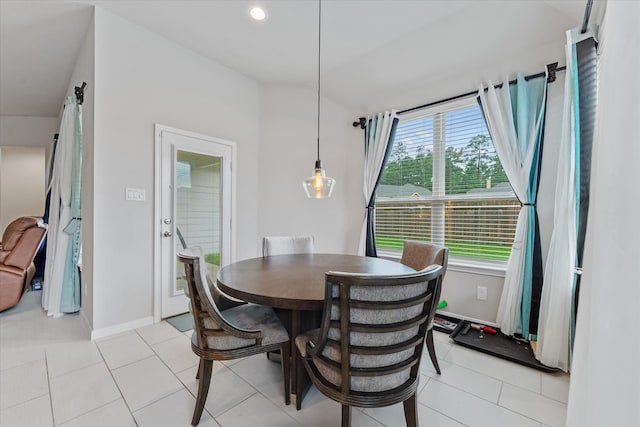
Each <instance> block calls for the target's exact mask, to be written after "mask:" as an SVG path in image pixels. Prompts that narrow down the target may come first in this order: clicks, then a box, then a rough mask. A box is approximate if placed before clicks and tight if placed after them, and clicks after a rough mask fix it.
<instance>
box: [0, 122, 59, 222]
mask: <svg viewBox="0 0 640 427" xmlns="http://www.w3.org/2000/svg"><path fill="white" fill-rule="evenodd" d="M58 128H59V120H58V118H57V117H27V116H0V150H2V149H3V148H4V156H0V159H2V157H4V160H0V162H2V164H0V233H2V231H3V230H4V228H5V227H6V226H7V225H9V223H10V222H11V221H13V220H14V219H15V218H18V217H20V216H23V215H42V214H43V213H44V201H45V200H44V194H45V188H44V187H45V186H46V176H45V168H46V166H45V165H46V159H47V156H48V154H49V153H48V150H49V149H50V147H51V141H53V135H54V134H55V133H57V132H58ZM22 148H24V150H22ZM23 183H24V185H23Z"/></svg>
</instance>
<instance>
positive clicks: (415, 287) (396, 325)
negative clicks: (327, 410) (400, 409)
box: [295, 265, 442, 427]
mask: <svg viewBox="0 0 640 427" xmlns="http://www.w3.org/2000/svg"><path fill="white" fill-rule="evenodd" d="M325 277H326V278H325V301H324V310H323V317H322V324H321V327H320V329H315V330H312V331H309V332H306V333H303V334H301V335H299V336H298V337H296V339H295V344H296V349H297V351H296V357H298V364H297V369H298V372H297V384H296V392H297V393H301V391H302V387H303V384H302V378H303V375H302V374H303V373H304V372H303V371H302V368H301V367H302V366H304V369H305V370H306V371H307V373H308V374H309V377H310V378H311V381H312V383H313V384H314V385H315V386H316V388H317V389H318V390H319V391H320V392H322V393H323V394H324V395H326V396H327V397H329V398H330V399H332V400H335V401H337V402H339V403H341V404H342V426H343V427H346V426H349V425H350V420H351V406H358V407H364V408H372V407H380V406H389V405H393V404H395V403H399V402H403V405H404V413H405V420H406V423H407V425H408V426H417V425H418V418H417V417H418V414H417V406H416V405H417V403H416V402H417V399H416V394H417V388H418V381H419V378H420V359H421V356H422V352H423V350H424V339H425V334H426V332H427V326H428V324H429V322H430V321H431V320H433V313H434V311H433V308H434V304H433V299H434V296H435V293H436V291H437V289H438V287H439V286H440V282H441V280H442V267H440V266H439V265H432V266H429V267H427V268H426V269H424V270H422V271H418V272H415V273H409V274H404V275H397V276H379V275H366V274H355V273H341V272H328V273H326V276H325ZM297 406H298V409H300V408H299V405H297Z"/></svg>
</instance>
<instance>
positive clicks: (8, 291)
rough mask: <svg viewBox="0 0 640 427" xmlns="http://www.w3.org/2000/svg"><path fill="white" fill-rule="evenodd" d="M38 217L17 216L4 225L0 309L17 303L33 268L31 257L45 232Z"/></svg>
mask: <svg viewBox="0 0 640 427" xmlns="http://www.w3.org/2000/svg"><path fill="white" fill-rule="evenodd" d="M41 222H42V220H41V219H40V218H37V217H32V216H25V217H22V218H18V219H16V220H15V221H13V222H12V223H11V224H9V225H8V226H7V228H6V229H5V230H4V234H3V235H2V241H1V242H0V311H3V310H6V309H8V308H11V307H13V306H14V305H16V304H18V302H19V301H20V297H21V296H22V293H23V292H24V290H25V288H26V286H27V284H29V283H31V279H32V278H33V274H34V273H35V271H36V268H35V266H34V265H33V258H34V257H35V256H36V253H37V252H38V248H39V247H40V243H42V239H43V238H44V235H45V233H46V232H47V230H46V228H44V226H43V225H41Z"/></svg>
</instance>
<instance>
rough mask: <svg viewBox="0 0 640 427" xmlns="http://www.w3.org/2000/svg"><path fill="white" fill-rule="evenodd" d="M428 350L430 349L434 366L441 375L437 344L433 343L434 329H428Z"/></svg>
mask: <svg viewBox="0 0 640 427" xmlns="http://www.w3.org/2000/svg"><path fill="white" fill-rule="evenodd" d="M427 350H429V357H430V358H431V363H433V367H434V368H436V372H437V373H438V375H440V365H438V358H437V357H436V346H435V345H434V344H433V329H429V330H428V331H427Z"/></svg>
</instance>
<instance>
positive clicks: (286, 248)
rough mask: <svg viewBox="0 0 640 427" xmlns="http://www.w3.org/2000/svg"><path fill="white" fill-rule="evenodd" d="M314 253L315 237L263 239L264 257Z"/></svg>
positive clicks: (268, 237)
mask: <svg viewBox="0 0 640 427" xmlns="http://www.w3.org/2000/svg"><path fill="white" fill-rule="evenodd" d="M310 253H313V236H267V237H263V238H262V256H272V255H286V254H310Z"/></svg>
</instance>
